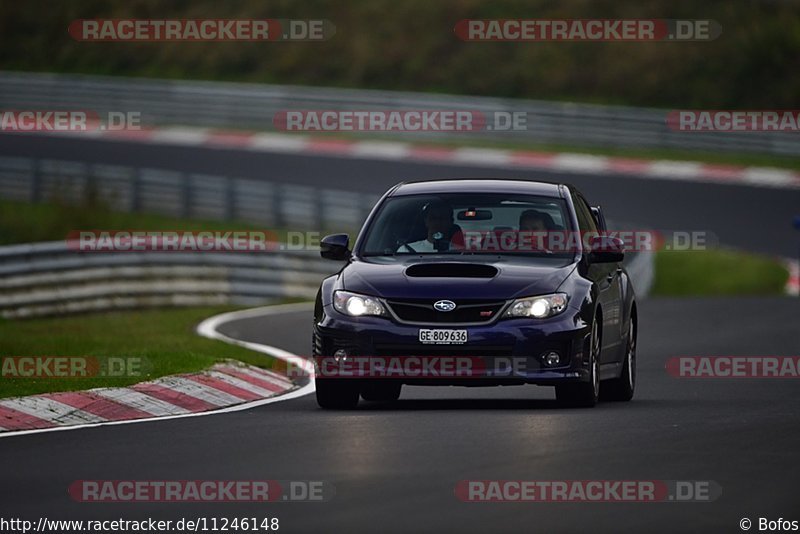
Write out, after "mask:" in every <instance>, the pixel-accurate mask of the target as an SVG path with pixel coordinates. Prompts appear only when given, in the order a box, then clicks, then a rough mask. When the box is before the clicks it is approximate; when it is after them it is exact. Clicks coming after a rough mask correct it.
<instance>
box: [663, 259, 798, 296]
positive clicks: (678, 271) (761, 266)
mask: <svg viewBox="0 0 800 534" xmlns="http://www.w3.org/2000/svg"><path fill="white" fill-rule="evenodd" d="M788 277H789V274H788V273H787V272H786V269H785V268H784V266H783V265H781V264H780V262H778V261H777V260H775V259H773V258H770V257H766V256H760V255H757V254H751V253H746V252H740V251H735V250H729V249H713V250H701V251H674V250H672V251H669V250H662V251H659V252H657V253H656V257H655V281H654V283H653V288H652V291H651V295H653V296H720V295H727V296H732V295H780V294H783V292H784V288H785V286H786V281H787V279H788Z"/></svg>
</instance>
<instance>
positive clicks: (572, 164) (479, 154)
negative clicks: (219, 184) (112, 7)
mask: <svg viewBox="0 0 800 534" xmlns="http://www.w3.org/2000/svg"><path fill="white" fill-rule="evenodd" d="M53 134H55V135H64V134H68V135H75V136H90V137H102V138H103V139H104V140H120V141H138V142H142V143H152V144H164V145H181V146H201V147H209V148H236V149H243V150H253V151H258V152H273V153H286V154H310V155H322V156H337V157H345V158H356V159H378V160H395V161H415V162H425V163H434V164H443V165H469V166H478V167H487V168H498V167H499V168H508V169H531V170H550V171H554V172H567V173H580V174H598V175H603V174H621V175H628V176H631V177H640V178H653V179H664V180H682V181H692V182H706V183H715V184H732V185H751V186H758V187H774V188H785V189H799V188H800V173H799V172H794V171H791V170H786V169H778V168H772V167H744V166H737V165H721V164H710V163H699V162H694V161H673V160H647V159H634V158H618V157H606V156H594V155H589V154H574V153H568V152H561V153H559V152H537V151H529V150H502V149H494V148H472V147H461V148H457V147H456V148H450V147H444V146H440V145H424V144H417V143H406V142H392V141H354V140H346V139H325V138H323V137H321V136H307V135H299V134H297V135H290V134H281V133H257V132H249V131H228V130H212V129H205V128H175V127H164V128H150V129H142V130H116V131H114V130H100V129H97V130H91V131H86V132H48V135H53Z"/></svg>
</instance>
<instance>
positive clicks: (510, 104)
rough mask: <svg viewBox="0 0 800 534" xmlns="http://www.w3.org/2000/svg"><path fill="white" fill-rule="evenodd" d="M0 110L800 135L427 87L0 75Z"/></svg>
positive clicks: (162, 118)
mask: <svg viewBox="0 0 800 534" xmlns="http://www.w3.org/2000/svg"><path fill="white" fill-rule="evenodd" d="M0 109H16V110H21V109H51V110H52V109H82V110H92V111H96V112H98V113H101V114H102V113H107V112H109V111H132V112H139V113H141V116H142V122H143V124H146V125H184V126H197V127H213V128H233V129H254V130H272V129H274V128H273V117H274V116H275V114H276V113H278V112H279V111H286V110H292V109H316V110H337V111H338V110H376V109H381V110H387V109H388V110H410V109H413V110H472V111H480V112H483V113H485V114H491V113H493V112H524V113H526V115H527V119H528V120H527V129H526V130H519V131H498V130H496V129H495V130H493V131H488V130H482V131H477V132H470V133H468V134H465V133H464V132H441V131H439V132H420V133H409V132H375V133H370V135H371V136H375V137H384V138H387V137H389V138H406V139H414V138H418V139H432V138H433V139H446V140H456V141H459V140H461V141H463V140H464V138H465V135H469V136H470V137H478V138H483V139H491V140H502V139H506V140H515V141H521V142H530V143H536V144H558V145H566V146H587V147H598V146H599V147H612V148H641V147H646V148H661V149H663V148H682V149H690V150H707V151H722V152H754V153H766V154H776V155H798V154H800V140H798V136H797V134H796V133H792V132H783V133H781V132H749V133H747V134H742V133H718V132H714V133H711V132H704V133H685V132H677V131H672V130H670V129H668V128H667V126H666V120H665V119H666V115H667V112H668V110H659V109H650V108H632V107H623V106H600V105H589V104H575V103H567V102H545V101H537V100H521V99H501V98H489V97H468V96H457V95H436V94H429V93H411V92H393V91H373V90H355V89H334V88H315V87H297V86H276V85H260V84H245V83H223V82H200V81H176V80H152V79H140V78H115V77H101V76H82V75H56V74H42V73H23V72H2V71H0Z"/></svg>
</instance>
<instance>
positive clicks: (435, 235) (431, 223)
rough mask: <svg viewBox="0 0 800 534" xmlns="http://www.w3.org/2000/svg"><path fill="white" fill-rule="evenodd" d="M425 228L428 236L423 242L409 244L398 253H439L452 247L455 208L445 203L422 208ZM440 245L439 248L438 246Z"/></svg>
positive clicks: (402, 246)
mask: <svg viewBox="0 0 800 534" xmlns="http://www.w3.org/2000/svg"><path fill="white" fill-rule="evenodd" d="M422 214H423V216H424V217H425V228H427V230H428V235H427V237H426V238H425V239H423V240H421V241H415V242H413V243H407V244H404V245H400V247H398V249H397V251H398V252H411V253H415V252H437V251H440V250H441V249H442V246H443V245H444V250H447V249H448V248H449V246H450V233H451V231H452V229H453V208H452V207H451V206H450V205H449V204H447V203H446V202H443V201H441V200H440V201H433V202H429V203H427V204H425V206H424V207H423V208H422ZM437 245H438V246H437Z"/></svg>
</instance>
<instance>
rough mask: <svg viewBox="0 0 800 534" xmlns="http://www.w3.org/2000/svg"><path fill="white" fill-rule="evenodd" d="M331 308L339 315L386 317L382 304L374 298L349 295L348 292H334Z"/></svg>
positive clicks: (355, 294)
mask: <svg viewBox="0 0 800 534" xmlns="http://www.w3.org/2000/svg"><path fill="white" fill-rule="evenodd" d="M333 307H334V308H336V310H337V311H338V312H340V313H343V314H345V315H352V316H353V317H360V316H362V315H386V310H384V309H383V304H381V302H380V301H379V300H378V299H376V298H375V297H368V296H367V295H359V294H358V293H350V292H349V291H334V293H333Z"/></svg>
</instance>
